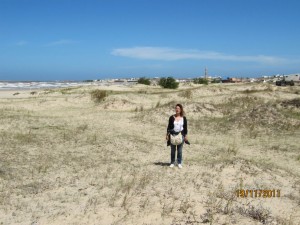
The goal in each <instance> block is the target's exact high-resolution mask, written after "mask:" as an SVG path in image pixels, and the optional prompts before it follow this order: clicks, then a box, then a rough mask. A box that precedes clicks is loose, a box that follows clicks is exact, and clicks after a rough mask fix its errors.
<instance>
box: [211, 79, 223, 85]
mask: <svg viewBox="0 0 300 225" xmlns="http://www.w3.org/2000/svg"><path fill="white" fill-rule="evenodd" d="M211 83H213V84H216V83H221V80H220V79H213V80H212V81H211Z"/></svg>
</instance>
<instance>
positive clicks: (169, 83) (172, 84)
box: [158, 77, 179, 89]
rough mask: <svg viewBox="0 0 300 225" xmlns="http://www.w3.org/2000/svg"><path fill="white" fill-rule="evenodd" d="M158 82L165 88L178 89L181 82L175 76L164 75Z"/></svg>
mask: <svg viewBox="0 0 300 225" xmlns="http://www.w3.org/2000/svg"><path fill="white" fill-rule="evenodd" d="M158 84H159V85H160V86H162V87H163V88H170V89H176V88H178V86H179V83H178V82H176V80H175V79H174V78H173V77H167V78H165V77H162V78H160V80H159V82H158Z"/></svg>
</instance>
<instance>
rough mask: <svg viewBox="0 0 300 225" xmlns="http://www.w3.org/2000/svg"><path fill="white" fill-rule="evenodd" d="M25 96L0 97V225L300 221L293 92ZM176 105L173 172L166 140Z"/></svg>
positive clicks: (252, 88)
mask: <svg viewBox="0 0 300 225" xmlns="http://www.w3.org/2000/svg"><path fill="white" fill-rule="evenodd" d="M95 89H101V90H106V91H107V94H108V96H107V97H106V98H105V99H104V100H103V101H101V102H95V101H94V100H93V99H92V98H91V94H90V92H91V91H92V90H95ZM17 92H18V93H19V94H15V95H14V93H17ZM36 92H37V93H35V94H32V93H30V91H1V92H0V133H1V135H0V141H1V145H0V224H5V225H6V224H22V225H23V224H28V225H33V224H35V225H40V224H59V225H61V224H74V225H75V224H76V225H83V224H104V225H106V224H108V225H109V224H145V225H146V224H289V225H293V224H294V225H296V224H300V152H299V150H300V143H299V137H300V107H299V102H300V100H299V98H300V95H299V93H300V86H293V87H276V86H273V85H270V84H223V85H219V84H216V85H208V86H202V85H193V84H191V85H187V84H185V85H183V84H181V85H180V88H179V89H178V90H167V89H162V88H160V87H154V86H144V85H132V86H122V85H119V86H118V85H114V86H103V87H97V86H94V87H79V88H65V89H55V90H37V91H36ZM176 103H182V104H183V106H184V109H185V111H186V116H187V119H188V129H189V134H188V137H189V141H190V142H191V145H184V146H183V168H182V169H179V168H178V167H174V168H169V167H168V165H169V162H170V147H167V145H166V141H165V134H166V126H167V121H168V117H169V116H170V115H171V114H172V113H173V112H174V107H175V104H176ZM238 189H243V190H273V189H274V190H276V191H277V190H280V197H277V196H276V197H262V196H261V197H250V196H248V197H245V198H242V197H237V195H236V190H238Z"/></svg>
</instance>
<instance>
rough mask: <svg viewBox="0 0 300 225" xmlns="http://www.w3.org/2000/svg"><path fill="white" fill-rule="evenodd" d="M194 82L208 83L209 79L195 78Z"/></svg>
mask: <svg viewBox="0 0 300 225" xmlns="http://www.w3.org/2000/svg"><path fill="white" fill-rule="evenodd" d="M194 84H206V85H207V84H208V80H207V79H205V78H194Z"/></svg>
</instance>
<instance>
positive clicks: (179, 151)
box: [171, 138, 184, 164]
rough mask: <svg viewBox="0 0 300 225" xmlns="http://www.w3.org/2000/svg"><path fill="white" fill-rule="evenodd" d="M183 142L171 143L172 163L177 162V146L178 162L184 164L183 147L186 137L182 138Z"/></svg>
mask: <svg viewBox="0 0 300 225" xmlns="http://www.w3.org/2000/svg"><path fill="white" fill-rule="evenodd" d="M182 139H183V140H182V143H181V144H180V145H172V144H171V163H172V164H174V163H175V153H176V147H177V163H178V164H182V147H183V143H184V138H182Z"/></svg>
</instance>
